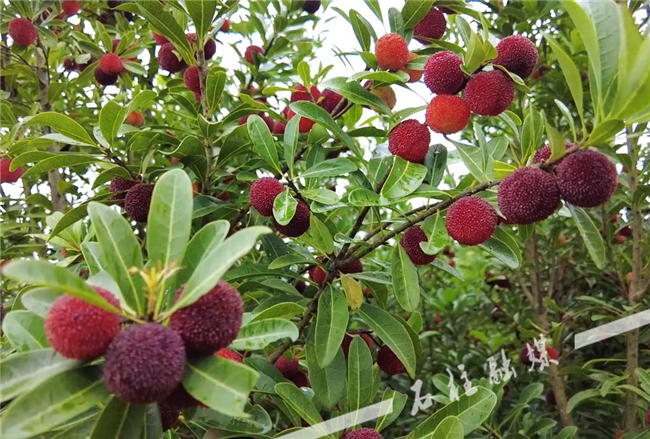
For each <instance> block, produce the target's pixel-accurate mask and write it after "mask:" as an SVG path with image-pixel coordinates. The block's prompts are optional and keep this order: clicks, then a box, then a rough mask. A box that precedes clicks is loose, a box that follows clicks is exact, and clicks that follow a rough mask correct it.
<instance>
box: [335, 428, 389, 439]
mask: <svg viewBox="0 0 650 439" xmlns="http://www.w3.org/2000/svg"><path fill="white" fill-rule="evenodd" d="M341 439H383V436H382V435H381V434H379V432H378V431H377V430H373V429H372V428H360V429H358V430H352V431H346V432H345V433H343V434H342V435H341Z"/></svg>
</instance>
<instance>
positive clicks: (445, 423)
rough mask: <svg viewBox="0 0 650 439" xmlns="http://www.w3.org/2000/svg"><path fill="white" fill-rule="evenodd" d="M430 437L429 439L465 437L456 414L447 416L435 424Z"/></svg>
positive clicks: (459, 438)
mask: <svg viewBox="0 0 650 439" xmlns="http://www.w3.org/2000/svg"><path fill="white" fill-rule="evenodd" d="M427 437H429V436H427ZM430 437H431V439H463V437H465V434H464V431H463V424H462V423H461V422H460V419H458V418H457V417H456V416H448V417H446V418H445V419H443V420H442V422H440V424H438V426H436V429H435V430H434V431H433V433H432V434H431V436H430Z"/></svg>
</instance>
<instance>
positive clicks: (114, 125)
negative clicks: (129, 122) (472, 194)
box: [99, 101, 128, 146]
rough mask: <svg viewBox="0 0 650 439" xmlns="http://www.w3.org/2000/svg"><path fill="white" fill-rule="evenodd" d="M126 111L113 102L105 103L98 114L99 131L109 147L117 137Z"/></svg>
mask: <svg viewBox="0 0 650 439" xmlns="http://www.w3.org/2000/svg"><path fill="white" fill-rule="evenodd" d="M127 111H128V110H127V109H126V108H124V107H122V106H120V105H119V104H118V103H117V102H115V101H110V102H107V103H106V105H104V106H103V107H102V109H101V111H100V112H99V129H100V131H101V132H102V136H104V139H105V140H106V141H107V142H108V144H109V145H111V146H112V145H113V143H114V142H115V137H116V136H117V133H118V131H119V130H120V127H121V126H122V123H123V122H124V118H125V117H126V115H127V114H128V113H127Z"/></svg>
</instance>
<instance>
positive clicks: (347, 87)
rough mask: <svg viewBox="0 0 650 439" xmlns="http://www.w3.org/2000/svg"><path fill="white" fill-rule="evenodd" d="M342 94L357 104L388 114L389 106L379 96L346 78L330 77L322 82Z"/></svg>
mask: <svg viewBox="0 0 650 439" xmlns="http://www.w3.org/2000/svg"><path fill="white" fill-rule="evenodd" d="M323 86H324V87H327V88H330V89H332V90H334V91H335V92H337V93H338V94H340V95H341V96H343V97H344V98H345V99H347V100H349V101H350V102H353V103H355V104H359V105H366V106H369V107H372V108H376V109H377V110H378V111H379V112H380V113H384V114H390V108H388V105H386V103H385V102H384V101H382V100H381V99H380V98H379V97H377V96H375V95H374V94H372V93H370V92H369V91H368V90H366V89H365V88H363V87H362V86H361V85H360V84H358V83H356V82H348V78H332V79H329V80H328V81H327V82H326V83H324V84H323Z"/></svg>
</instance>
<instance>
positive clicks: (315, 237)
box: [302, 215, 334, 255]
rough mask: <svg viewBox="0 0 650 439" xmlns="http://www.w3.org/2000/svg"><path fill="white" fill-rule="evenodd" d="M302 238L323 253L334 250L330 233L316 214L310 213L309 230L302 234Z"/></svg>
mask: <svg viewBox="0 0 650 439" xmlns="http://www.w3.org/2000/svg"><path fill="white" fill-rule="evenodd" d="M302 239H303V241H305V242H307V243H308V244H309V245H311V246H312V247H314V248H316V249H317V250H318V251H320V252H321V253H323V254H326V255H327V254H330V253H333V252H334V239H333V238H332V234H331V233H330V231H329V229H328V228H327V226H326V225H325V224H323V222H322V221H321V220H319V219H318V217H317V216H316V215H311V217H310V218H309V230H308V231H307V233H306V234H304V235H302Z"/></svg>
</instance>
